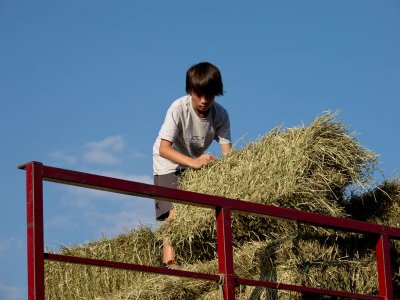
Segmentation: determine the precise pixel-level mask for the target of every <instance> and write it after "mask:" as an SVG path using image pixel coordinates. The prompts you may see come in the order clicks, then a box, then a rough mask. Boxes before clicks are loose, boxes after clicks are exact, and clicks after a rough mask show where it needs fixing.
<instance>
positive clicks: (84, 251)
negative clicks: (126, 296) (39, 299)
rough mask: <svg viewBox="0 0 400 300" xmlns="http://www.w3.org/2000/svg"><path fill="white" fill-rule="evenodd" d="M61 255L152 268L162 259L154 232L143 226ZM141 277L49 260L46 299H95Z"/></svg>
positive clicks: (137, 273)
mask: <svg viewBox="0 0 400 300" xmlns="http://www.w3.org/2000/svg"><path fill="white" fill-rule="evenodd" d="M60 254H63V255H70V256H78V257H85V258H96V259H104V260H110V261H118V262H127V263H137V264H144V265H150V266H158V264H159V261H160V259H161V253H160V248H159V243H158V242H157V240H156V238H155V236H154V232H153V231H152V230H151V229H150V228H148V227H144V226H143V227H140V228H138V229H135V230H131V231H129V232H126V233H125V234H121V235H119V236H117V237H114V238H103V239H101V240H99V241H93V242H90V243H88V244H84V245H77V246H71V247H63V248H62V249H61V251H60ZM141 276H143V274H142V273H140V272H133V271H126V270H119V269H110V268H101V267H93V266H86V265H77V264H70V263H60V262H54V261H46V262H45V287H46V290H45V293H46V299H52V300H56V299H95V298H96V297H99V296H101V295H109V294H114V293H115V292H116V291H118V290H119V289H120V288H122V287H126V286H130V285H132V284H135V283H136V281H137V280H139V278H140V277H141Z"/></svg>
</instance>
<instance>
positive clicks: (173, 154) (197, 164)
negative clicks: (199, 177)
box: [159, 139, 214, 169]
mask: <svg viewBox="0 0 400 300" xmlns="http://www.w3.org/2000/svg"><path fill="white" fill-rule="evenodd" d="M159 152H160V155H161V156H162V157H164V158H166V159H169V160H171V161H173V162H175V163H177V164H180V165H184V166H188V167H190V168H193V169H201V168H202V167H204V166H205V165H207V164H208V163H209V162H210V161H211V160H213V159H214V157H213V156H212V155H209V154H203V155H201V156H199V157H197V158H192V157H189V156H186V155H184V154H182V153H180V152H179V151H176V150H175V149H174V148H172V142H170V141H167V140H163V139H161V142H160V151H159Z"/></svg>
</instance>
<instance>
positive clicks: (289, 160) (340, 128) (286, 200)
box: [158, 113, 376, 262]
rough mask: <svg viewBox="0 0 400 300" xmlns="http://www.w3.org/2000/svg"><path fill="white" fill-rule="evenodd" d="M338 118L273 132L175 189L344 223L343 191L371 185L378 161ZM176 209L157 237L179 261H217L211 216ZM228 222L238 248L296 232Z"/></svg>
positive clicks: (289, 227) (257, 222)
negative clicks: (165, 239) (166, 240)
mask: <svg viewBox="0 0 400 300" xmlns="http://www.w3.org/2000/svg"><path fill="white" fill-rule="evenodd" d="M335 117H336V115H335V114H332V113H325V114H323V115H322V116H320V117H318V118H316V119H315V120H314V121H313V122H312V123H311V124H310V125H309V126H308V127H307V126H304V125H303V126H301V127H298V128H289V129H284V128H282V127H278V128H275V129H273V130H271V131H270V132H269V133H268V134H267V135H265V136H264V137H262V138H260V139H259V140H258V141H256V142H253V143H251V144H250V145H248V146H247V147H245V148H243V149H239V150H235V151H232V152H231V153H230V154H228V155H226V156H224V157H223V158H222V159H221V160H219V161H216V162H215V163H214V164H212V165H210V166H209V167H206V168H203V169H201V170H198V171H195V170H189V171H187V172H185V173H184V174H183V176H182V178H181V180H180V186H181V188H182V189H184V190H188V191H195V192H199V193H203V194H210V195H216V196H223V197H227V198H232V199H241V200H245V201H251V202H256V203H262V204H270V205H276V206H280V207H286V208H292V209H297V210H302V211H308V212H314V213H321V214H326V215H331V216H336V217H344V216H346V213H345V211H344V209H343V207H342V206H341V205H340V204H341V202H342V200H343V192H344V190H345V189H346V188H347V187H348V186H349V185H351V184H356V185H362V184H364V183H366V182H369V181H370V180H371V175H372V172H373V170H374V166H375V164H376V155H375V154H374V153H372V152H371V151H369V150H367V149H365V148H364V147H362V146H361V145H360V144H359V143H358V141H357V140H356V139H355V138H354V136H353V135H350V134H349V133H348V132H347V127H346V126H344V125H343V124H341V123H340V122H339V121H337V120H335ZM175 207H176V217H175V218H174V219H173V220H172V221H171V222H168V223H165V226H163V227H162V228H161V229H160V231H159V232H158V234H159V235H160V236H161V235H163V236H168V238H169V239H170V241H171V243H172V245H173V246H174V248H175V249H176V251H177V253H176V254H177V256H178V257H179V258H180V259H181V260H184V261H187V262H189V261H192V260H193V261H194V260H197V259H201V258H203V259H210V258H212V257H214V255H215V243H214V241H215V217H214V211H213V210H210V209H204V208H198V207H194V206H187V205H180V204H176V205H175ZM233 222H234V223H235V226H234V231H233V235H234V237H235V241H237V243H238V244H237V245H240V243H241V242H246V241H248V240H252V239H258V238H260V237H262V236H265V235H269V234H274V235H281V234H283V235H287V234H293V233H294V232H295V231H296V226H295V223H293V222H287V221H284V223H282V221H280V220H270V219H265V218H264V219H263V218H255V217H251V216H250V217H249V216H247V217H246V216H241V217H236V218H234V221H233ZM187 224H190V226H187ZM252 225H254V226H252ZM249 233H250V236H247V237H246V235H248V234H249Z"/></svg>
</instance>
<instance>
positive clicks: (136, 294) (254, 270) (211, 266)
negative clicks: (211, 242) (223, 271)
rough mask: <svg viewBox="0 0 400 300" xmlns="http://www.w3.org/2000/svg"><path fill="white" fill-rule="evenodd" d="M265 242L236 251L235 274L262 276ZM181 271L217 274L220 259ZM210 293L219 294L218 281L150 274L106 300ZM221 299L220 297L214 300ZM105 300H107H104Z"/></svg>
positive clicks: (166, 299) (162, 299) (187, 298)
mask: <svg viewBox="0 0 400 300" xmlns="http://www.w3.org/2000/svg"><path fill="white" fill-rule="evenodd" d="M266 247H267V245H266V244H265V243H249V244H247V245H244V246H243V247H242V248H241V249H235V250H234V264H235V267H234V268H235V274H236V275H237V276H239V277H242V278H248V279H258V278H259V277H260V266H261V265H262V264H260V263H262V260H263V258H262V257H261V255H260V254H261V253H263V252H265V248H266ZM181 269H183V270H186V271H193V272H200V273H209V274H217V273H218V262H217V260H210V261H208V262H197V263H194V264H191V265H183V266H181ZM209 293H211V294H212V295H214V294H216V295H217V296H219V295H220V293H221V291H220V287H219V285H218V284H217V283H216V282H213V281H206V280H198V279H192V278H181V277H174V276H167V275H154V274H147V275H145V276H143V277H141V278H139V279H138V280H137V281H136V284H134V285H131V286H129V287H127V288H126V289H124V290H121V291H120V292H118V293H116V294H114V295H113V297H110V298H107V299H110V300H117V299H118V300H131V299H132V300H133V299H143V300H172V299H183V300H193V299H201V297H203V295H206V294H209ZM214 299H218V298H214ZM104 300H105V299H104Z"/></svg>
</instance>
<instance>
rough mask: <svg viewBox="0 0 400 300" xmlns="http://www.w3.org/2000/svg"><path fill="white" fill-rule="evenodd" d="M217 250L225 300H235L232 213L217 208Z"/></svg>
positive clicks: (224, 208) (223, 208)
mask: <svg viewBox="0 0 400 300" xmlns="http://www.w3.org/2000/svg"><path fill="white" fill-rule="evenodd" d="M216 214H217V248H218V270H219V273H220V274H221V275H223V276H224V282H223V293H224V299H225V300H235V276H234V271H233V247H232V229H231V211H230V209H229V208H226V207H217V209H216Z"/></svg>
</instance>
